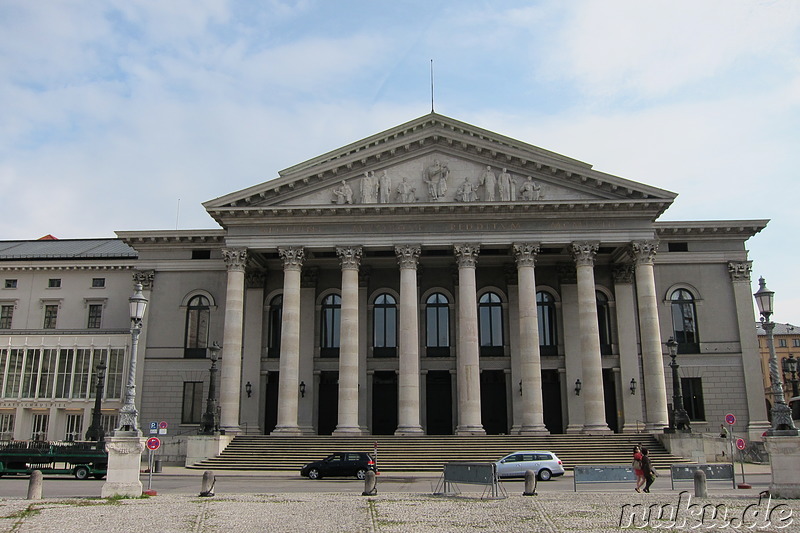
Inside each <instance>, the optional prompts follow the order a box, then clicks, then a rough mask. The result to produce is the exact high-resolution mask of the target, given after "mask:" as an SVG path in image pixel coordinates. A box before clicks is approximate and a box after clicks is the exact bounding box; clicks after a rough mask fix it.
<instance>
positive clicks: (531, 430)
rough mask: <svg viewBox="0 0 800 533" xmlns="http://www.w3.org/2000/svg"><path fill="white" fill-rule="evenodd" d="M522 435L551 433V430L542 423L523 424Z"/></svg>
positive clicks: (520, 432) (520, 431)
mask: <svg viewBox="0 0 800 533" xmlns="http://www.w3.org/2000/svg"><path fill="white" fill-rule="evenodd" d="M519 434H520V435H549V434H550V431H549V430H548V429H547V427H546V426H545V425H544V424H542V425H535V426H522V427H521V428H520V430H519Z"/></svg>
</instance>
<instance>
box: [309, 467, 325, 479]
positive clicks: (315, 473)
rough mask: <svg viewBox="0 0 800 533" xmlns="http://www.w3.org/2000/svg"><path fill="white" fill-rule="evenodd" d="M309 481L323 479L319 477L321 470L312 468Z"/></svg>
mask: <svg viewBox="0 0 800 533" xmlns="http://www.w3.org/2000/svg"><path fill="white" fill-rule="evenodd" d="M308 479H322V476H321V475H319V470H317V469H316V468H312V469H311V470H309V471H308Z"/></svg>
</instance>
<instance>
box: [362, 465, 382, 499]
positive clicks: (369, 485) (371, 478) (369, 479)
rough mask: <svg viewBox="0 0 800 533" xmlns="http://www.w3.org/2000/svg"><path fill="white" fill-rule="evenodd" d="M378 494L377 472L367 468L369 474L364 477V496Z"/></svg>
mask: <svg viewBox="0 0 800 533" xmlns="http://www.w3.org/2000/svg"><path fill="white" fill-rule="evenodd" d="M376 494H378V478H377V477H375V472H373V471H372V470H367V475H366V476H365V477H364V492H362V493H361V495H362V496H375V495H376Z"/></svg>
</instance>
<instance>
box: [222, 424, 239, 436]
mask: <svg viewBox="0 0 800 533" xmlns="http://www.w3.org/2000/svg"><path fill="white" fill-rule="evenodd" d="M219 431H220V433H222V434H223V435H239V434H240V433H241V432H242V428H241V426H220V427H219Z"/></svg>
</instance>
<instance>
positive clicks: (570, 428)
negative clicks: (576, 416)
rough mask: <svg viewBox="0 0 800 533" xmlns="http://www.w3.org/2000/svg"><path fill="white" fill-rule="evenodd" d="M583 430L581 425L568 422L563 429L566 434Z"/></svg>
mask: <svg viewBox="0 0 800 533" xmlns="http://www.w3.org/2000/svg"><path fill="white" fill-rule="evenodd" d="M582 431H583V426H579V425H577V424H575V425H573V424H570V425H568V426H567V429H565V430H564V433H566V434H567V435H579V434H580V433H581V432H582Z"/></svg>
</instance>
